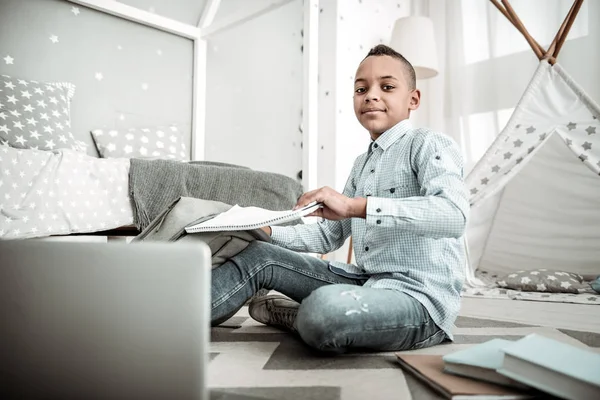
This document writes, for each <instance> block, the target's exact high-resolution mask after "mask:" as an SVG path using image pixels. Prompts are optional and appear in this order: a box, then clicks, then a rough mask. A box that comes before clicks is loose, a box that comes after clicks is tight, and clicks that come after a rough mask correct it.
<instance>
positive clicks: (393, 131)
mask: <svg viewBox="0 0 600 400" xmlns="http://www.w3.org/2000/svg"><path fill="white" fill-rule="evenodd" d="M411 129H412V124H411V123H410V121H409V120H408V119H404V120H402V121H400V122H398V123H397V124H396V125H394V126H392V127H391V128H390V129H388V130H387V131H385V132H383V133H382V134H381V135H380V136H379V137H378V138H377V140H375V141H374V142H373V143H377V145H378V146H379V147H381V149H382V150H386V149H387V148H388V147H390V146H391V145H392V144H393V143H394V142H395V141H396V140H398V139H400V138H401V137H402V136H404V135H405V134H406V133H408V132H409V131H410V130H411ZM373 143H372V144H371V146H373Z"/></svg>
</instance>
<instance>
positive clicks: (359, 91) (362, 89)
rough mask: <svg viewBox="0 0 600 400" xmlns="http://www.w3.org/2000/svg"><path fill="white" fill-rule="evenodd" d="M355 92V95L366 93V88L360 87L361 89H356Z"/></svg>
mask: <svg viewBox="0 0 600 400" xmlns="http://www.w3.org/2000/svg"><path fill="white" fill-rule="evenodd" d="M354 92H355V93H364V92H365V88H363V87H359V88H357V89H355V90H354Z"/></svg>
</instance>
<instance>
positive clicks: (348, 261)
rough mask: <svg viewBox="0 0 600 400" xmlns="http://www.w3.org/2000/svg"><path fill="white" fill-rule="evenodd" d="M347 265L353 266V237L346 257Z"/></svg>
mask: <svg viewBox="0 0 600 400" xmlns="http://www.w3.org/2000/svg"><path fill="white" fill-rule="evenodd" d="M346 264H352V236H350V244H349V245H348V256H347V257H346Z"/></svg>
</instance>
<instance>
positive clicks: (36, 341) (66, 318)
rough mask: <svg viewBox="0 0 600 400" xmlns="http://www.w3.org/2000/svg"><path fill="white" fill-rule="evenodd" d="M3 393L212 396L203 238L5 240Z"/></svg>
mask: <svg viewBox="0 0 600 400" xmlns="http://www.w3.org/2000/svg"><path fill="white" fill-rule="evenodd" d="M0 258H1V262H0V320H1V321H2V322H1V323H0V398H2V399H24V398H26V399H147V400H152V399H206V398H207V397H208V393H207V389H206V369H207V365H208V345H209V329H210V271H211V261H210V252H209V250H208V247H207V246H206V245H205V244H203V243H195V244H194V245H189V244H188V245H186V244H179V243H137V244H123V243H121V244H106V243H105V244H98V243H65V242H44V241H38V240H27V241H4V242H0Z"/></svg>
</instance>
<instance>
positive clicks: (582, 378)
mask: <svg viewBox="0 0 600 400" xmlns="http://www.w3.org/2000/svg"><path fill="white" fill-rule="evenodd" d="M397 357H398V360H399V362H400V366H401V367H402V368H403V369H404V370H406V371H407V372H409V373H411V374H413V375H414V376H416V377H417V378H419V379H420V380H422V381H423V382H425V383H427V384H428V385H429V386H430V387H431V388H433V389H434V390H436V391H437V392H439V393H440V394H442V395H443V396H444V397H445V398H447V399H455V400H458V399H465V400H466V399H471V400H473V399H505V400H508V399H527V398H548V395H551V396H556V397H559V398H564V399H572V400H587V399H589V400H598V399H600V354H597V353H594V352H592V351H589V350H585V349H582V348H579V347H575V346H572V345H569V344H566V343H563V342H559V341H556V340H553V339H549V338H547V337H544V336H541V335H537V334H531V335H528V336H526V337H524V338H523V339H521V340H518V341H510V340H503V339H493V340H490V341H488V342H485V343H482V344H479V345H476V346H472V347H470V348H468V349H466V350H461V351H457V352H454V353H451V354H447V355H445V356H436V355H417V354H402V353H397Z"/></svg>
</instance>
